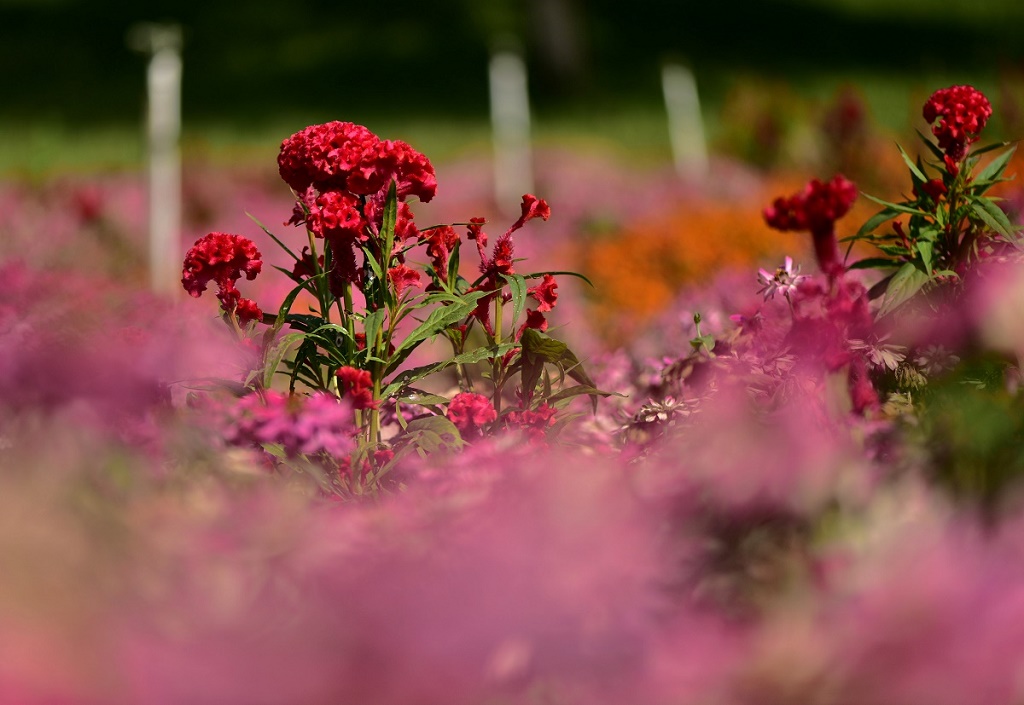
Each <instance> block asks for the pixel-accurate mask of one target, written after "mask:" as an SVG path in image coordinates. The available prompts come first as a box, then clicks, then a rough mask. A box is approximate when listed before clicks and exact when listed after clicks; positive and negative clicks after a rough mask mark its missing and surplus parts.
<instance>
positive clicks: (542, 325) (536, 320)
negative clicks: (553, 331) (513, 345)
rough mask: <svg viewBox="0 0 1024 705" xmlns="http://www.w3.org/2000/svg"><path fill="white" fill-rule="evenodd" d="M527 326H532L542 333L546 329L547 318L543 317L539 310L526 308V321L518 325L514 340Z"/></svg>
mask: <svg viewBox="0 0 1024 705" xmlns="http://www.w3.org/2000/svg"><path fill="white" fill-rule="evenodd" d="M527 328H533V329H534V330H539V331H540V332H541V333H543V332H544V331H546V330H547V329H548V319H546V318H544V314H543V313H541V312H540V311H534V310H533V309H529V308H528V309H526V322H525V323H523V325H521V326H519V330H518V331H516V340H519V339H520V338H522V337H523V331H525V330H526V329H527Z"/></svg>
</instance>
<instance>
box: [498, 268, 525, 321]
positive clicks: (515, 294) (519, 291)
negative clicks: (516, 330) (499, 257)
mask: <svg viewBox="0 0 1024 705" xmlns="http://www.w3.org/2000/svg"><path fill="white" fill-rule="evenodd" d="M501 278H502V279H504V280H505V281H506V282H508V288H509V289H510V290H511V292H512V326H513V327H515V324H516V321H518V320H519V315H520V314H521V313H522V312H523V306H525V305H526V278H525V277H523V276H522V275H520V274H502V275H501Z"/></svg>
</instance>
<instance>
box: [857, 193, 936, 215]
mask: <svg viewBox="0 0 1024 705" xmlns="http://www.w3.org/2000/svg"><path fill="white" fill-rule="evenodd" d="M863 195H864V198H866V199H868V200H869V201H873V202H875V203H877V204H878V205H880V206H885V207H886V208H889V209H891V210H894V211H899V212H900V213H910V214H912V215H923V216H929V215H931V214H930V213H928V212H926V211H923V210H921V209H920V208H911V207H910V206H908V205H904V204H902V203H890V202H889V201H883V200H882V199H881V198H876V197H875V196H869V195H868V194H866V193H865V194H863Z"/></svg>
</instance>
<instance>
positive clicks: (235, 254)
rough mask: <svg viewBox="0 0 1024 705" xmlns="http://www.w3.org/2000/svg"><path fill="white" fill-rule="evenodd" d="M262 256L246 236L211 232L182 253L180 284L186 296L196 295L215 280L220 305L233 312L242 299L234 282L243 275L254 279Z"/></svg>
mask: <svg viewBox="0 0 1024 705" xmlns="http://www.w3.org/2000/svg"><path fill="white" fill-rule="evenodd" d="M261 256H262V255H260V251H259V250H258V249H257V248H256V245H255V243H253V241H252V240H250V239H248V238H245V237H242V236H241V235H229V234H228V233H210V234H208V235H205V236H203V237H201V238H199V239H198V240H196V243H195V244H194V245H193V246H192V247H191V249H189V251H188V252H187V253H186V254H185V263H184V267H183V268H182V273H181V284H182V286H184V287H185V291H187V292H188V293H189V295H191V296H193V297H196V298H198V297H199V296H200V295H201V294H202V293H203V292H204V291H206V286H207V284H209V283H210V282H211V281H212V282H214V283H216V284H217V287H218V289H219V291H218V293H217V297H218V298H219V299H220V300H221V306H222V307H223V308H224V310H225V311H228V312H231V311H234V310H235V308H236V307H237V306H238V303H239V301H240V300H242V299H241V295H240V294H239V293H238V290H237V289H236V288H235V282H237V281H238V280H239V279H241V278H242V275H243V274H244V275H245V278H246V279H249V280H252V279H255V278H256V275H257V274H259V273H260V270H261V269H262V268H263V260H261V259H260V257H261ZM252 306H253V307H255V304H252ZM247 310H251V309H247ZM256 310H258V309H256Z"/></svg>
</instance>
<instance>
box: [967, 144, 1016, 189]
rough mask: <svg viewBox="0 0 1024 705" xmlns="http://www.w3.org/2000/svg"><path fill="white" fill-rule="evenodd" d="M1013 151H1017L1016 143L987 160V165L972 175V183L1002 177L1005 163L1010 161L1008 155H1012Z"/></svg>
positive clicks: (991, 180)
mask: <svg viewBox="0 0 1024 705" xmlns="http://www.w3.org/2000/svg"><path fill="white" fill-rule="evenodd" d="M1003 144H1005V143H1003ZM1015 151H1017V145H1014V146H1012V147H1010V148H1009V149H1007V150H1006V151H1005V152H1003V153H1002V154H1000V155H999V156H998V157H996V158H995V159H993V160H992V161H991V162H989V163H988V165H987V166H986V167H985V168H984V169H982V170H981V172H980V173H979V174H977V175H976V176H975V177H974V184H975V185H979V184H981V183H984V182H995V181H997V180H999V179H1000V178H1002V176H1003V172H1004V171H1006V166H1007V164H1009V163H1010V157H1012V156H1013V153H1014V152H1015Z"/></svg>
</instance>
